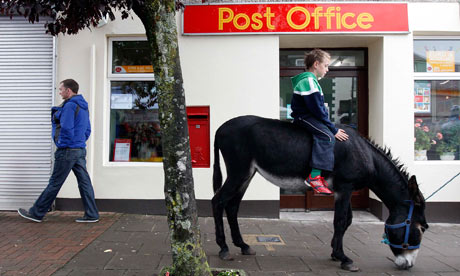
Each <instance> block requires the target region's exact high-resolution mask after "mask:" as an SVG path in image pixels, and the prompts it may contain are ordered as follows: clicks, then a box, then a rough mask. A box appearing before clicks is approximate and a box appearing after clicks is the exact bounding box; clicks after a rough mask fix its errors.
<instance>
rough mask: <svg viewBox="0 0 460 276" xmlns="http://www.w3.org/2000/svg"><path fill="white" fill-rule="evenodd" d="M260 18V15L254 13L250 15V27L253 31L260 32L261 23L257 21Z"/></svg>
mask: <svg viewBox="0 0 460 276" xmlns="http://www.w3.org/2000/svg"><path fill="white" fill-rule="evenodd" d="M261 18H262V15H261V14H260V13H254V14H253V15H252V21H253V22H254V23H252V24H251V27H252V28H253V29H254V30H260V29H262V24H263V23H262V21H261V20H259V19H261Z"/></svg>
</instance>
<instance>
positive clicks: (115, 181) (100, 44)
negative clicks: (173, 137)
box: [56, 16, 279, 200]
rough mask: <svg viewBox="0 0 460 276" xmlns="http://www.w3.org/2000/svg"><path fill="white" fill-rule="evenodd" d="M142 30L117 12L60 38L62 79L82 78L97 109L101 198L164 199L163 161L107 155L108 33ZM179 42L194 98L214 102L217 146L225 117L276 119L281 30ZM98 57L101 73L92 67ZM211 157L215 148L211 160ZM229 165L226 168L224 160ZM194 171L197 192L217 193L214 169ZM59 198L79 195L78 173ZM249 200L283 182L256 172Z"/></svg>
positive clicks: (92, 164)
mask: <svg viewBox="0 0 460 276" xmlns="http://www.w3.org/2000/svg"><path fill="white" fill-rule="evenodd" d="M143 34H144V28H143V26H142V24H141V23H140V20H139V19H138V18H137V17H136V16H134V20H132V19H127V20H121V19H120V17H118V18H117V19H116V20H115V21H114V22H109V23H108V24H106V25H105V26H103V27H101V28H95V29H93V30H92V31H89V30H84V31H82V32H80V33H79V34H78V35H75V36H68V35H66V36H62V35H61V36H59V38H58V41H59V44H58V73H57V80H58V81H59V80H62V79H65V78H74V79H75V80H77V81H78V82H79V84H80V87H81V88H80V91H81V94H82V95H83V96H84V97H85V98H86V99H87V100H88V102H89V105H90V112H91V114H92V115H93V116H94V119H93V121H92V126H93V132H92V135H91V138H90V140H89V141H88V143H87V144H88V146H89V147H88V169H89V170H90V173H91V176H92V181H93V185H94V189H95V194H96V198H99V199H162V198H164V193H163V183H164V174H163V167H162V164H158V163H156V164H152V163H130V164H126V163H124V164H119V163H117V164H113V163H109V162H108V154H109V153H108V152H109V151H108V147H109V144H108V140H109V112H110V109H109V101H110V97H109V94H110V91H108V89H109V87H108V79H107V71H108V61H107V52H108V37H111V36H115V37H117V36H126V35H129V36H133V35H134V36H136V35H137V36H143ZM179 43H180V55H181V63H182V71H183V77H184V85H185V93H186V101H187V105H209V106H210V121H211V153H212V152H213V151H212V145H213V142H214V133H215V131H216V130H217V128H218V127H219V126H220V125H221V124H222V123H224V122H225V121H226V120H228V119H230V118H233V117H235V116H239V115H244V114H255V115H260V116H264V117H271V118H277V117H278V116H279V75H278V73H279V57H278V52H279V51H278V49H279V43H278V37H277V36H246V37H240V36H238V37H182V36H180V35H179ZM93 45H94V46H93ZM93 47H94V48H95V52H96V58H95V60H94V61H92V59H91V53H92V50H91V49H92V48H93ZM93 64H94V66H95V73H94V74H93V73H92V72H91V67H92V65H93ZM254 65H256V68H254ZM92 81H93V82H92ZM92 87H94V88H95V89H92ZM93 90H94V91H93ZM56 98H57V100H56V104H59V103H60V102H61V100H60V97H59V95H58V94H57V93H56ZM92 98H93V99H94V100H93V101H92V100H91V99H92ZM212 158H213V156H212V154H211V164H213V159H212ZM221 164H224V163H223V162H222V163H221ZM211 167H212V165H211ZM222 167H223V168H222V169H223V172H224V173H225V167H224V166H222ZM193 175H194V183H195V193H196V198H197V199H210V198H212V196H213V191H212V169H211V168H196V169H193ZM59 197H62V198H79V197H80V195H79V192H78V188H77V183H76V179H75V177H74V176H73V174H71V175H70V176H69V179H68V180H67V181H66V183H65V184H64V186H63V188H62V190H61V192H60V193H59ZM244 199H250V200H258V199H260V200H277V199H279V189H278V188H277V187H275V186H274V185H271V184H269V183H268V182H267V181H266V180H264V179H262V178H261V177H260V176H256V177H255V178H254V180H253V181H252V183H251V185H250V186H249V188H248V190H247V192H246V195H245V198H244Z"/></svg>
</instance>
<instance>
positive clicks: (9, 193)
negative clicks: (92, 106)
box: [0, 16, 54, 210]
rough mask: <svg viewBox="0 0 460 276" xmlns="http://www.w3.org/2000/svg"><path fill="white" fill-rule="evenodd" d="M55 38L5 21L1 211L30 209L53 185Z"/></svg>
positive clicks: (0, 57) (1, 28) (1, 24)
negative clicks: (47, 186) (51, 109)
mask: <svg viewBox="0 0 460 276" xmlns="http://www.w3.org/2000/svg"><path fill="white" fill-rule="evenodd" d="M53 55H54V43H53V37H52V36H51V35H48V34H46V33H45V30H44V26H43V22H39V23H37V24H30V23H28V22H27V21H26V20H24V19H23V18H15V19H13V20H11V19H10V18H9V17H4V16H0V210H15V209H17V208H19V207H30V206H31V205H32V204H33V202H34V201H35V200H36V199H37V197H38V196H39V195H40V193H41V192H42V190H43V189H44V187H46V185H47V184H48V179H49V176H50V173H51V158H52V156H51V155H52V141H51V122H50V108H51V105H52V102H53V90H54V85H53V74H54V71H53V64H54V62H53Z"/></svg>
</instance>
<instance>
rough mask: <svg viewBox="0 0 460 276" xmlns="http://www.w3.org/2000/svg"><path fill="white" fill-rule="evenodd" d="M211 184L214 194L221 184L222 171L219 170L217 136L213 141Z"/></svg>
mask: <svg viewBox="0 0 460 276" xmlns="http://www.w3.org/2000/svg"><path fill="white" fill-rule="evenodd" d="M216 136H217V135H216ZM212 186H213V188H214V194H215V193H217V191H218V190H219V189H220V187H221V186H222V172H221V170H220V157H219V145H218V143H217V137H216V139H215V141H214V173H213V176H212Z"/></svg>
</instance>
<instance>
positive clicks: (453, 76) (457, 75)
mask: <svg viewBox="0 0 460 276" xmlns="http://www.w3.org/2000/svg"><path fill="white" fill-rule="evenodd" d="M416 40H457V41H459V42H460V36H422V35H420V36H414V37H413V41H416ZM413 55H414V46H412V58H413ZM414 64H415V61H414V60H413V61H412V70H413V71H412V73H413V85H414V86H415V82H416V81H439V80H454V81H456V80H457V81H460V72H439V73H436V72H415V68H414ZM413 93H414V91H412V97H413V96H414V95H413ZM413 100H414V99H413ZM412 106H413V105H412ZM412 112H413V118H415V116H416V114H417V112H415V110H413V111H412ZM412 151H413V153H414V155H415V143H413V149H412ZM439 161H443V162H456V163H458V162H460V160H449V161H445V160H414V162H439Z"/></svg>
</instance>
